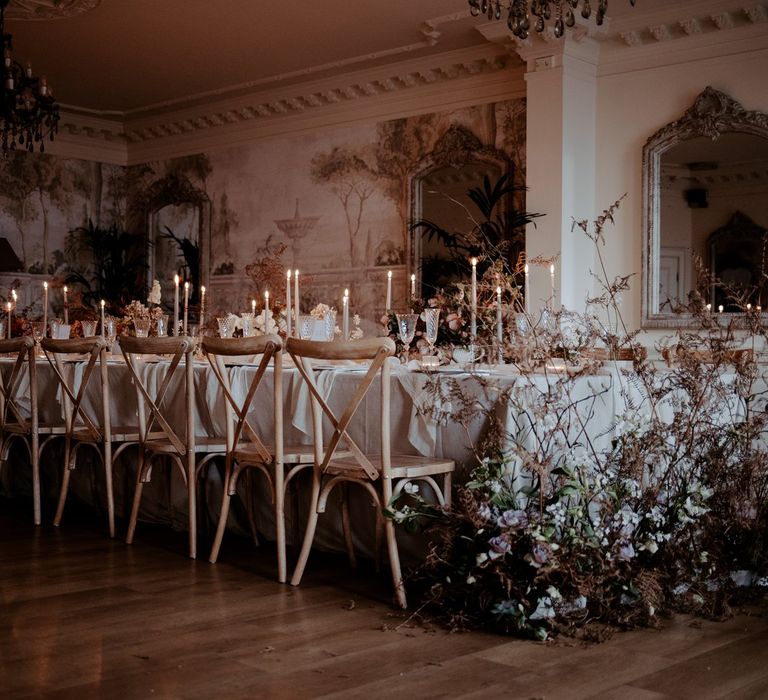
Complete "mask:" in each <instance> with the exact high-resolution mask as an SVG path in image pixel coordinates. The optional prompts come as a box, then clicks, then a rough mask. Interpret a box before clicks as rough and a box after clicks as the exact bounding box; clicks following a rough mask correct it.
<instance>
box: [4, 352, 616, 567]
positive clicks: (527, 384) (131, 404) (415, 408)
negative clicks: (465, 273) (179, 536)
mask: <svg viewBox="0 0 768 700" xmlns="http://www.w3.org/2000/svg"><path fill="white" fill-rule="evenodd" d="M286 360H287V361H286V362H285V366H284V370H283V410H284V416H285V419H284V425H285V426H286V434H285V442H286V444H288V443H293V444H311V441H312V427H311V426H312V419H311V402H310V396H309V391H308V389H307V387H306V385H305V383H304V382H303V380H302V379H301V376H300V375H299V373H298V370H297V369H296V368H295V367H293V366H292V365H291V363H290V361H289V360H288V359H287V358H286ZM6 364H7V366H8V367H9V366H10V363H9V362H8V363H6ZM167 366H168V363H167V362H165V361H163V360H161V359H158V358H154V361H148V362H146V363H144V364H143V365H142V366H141V368H140V371H141V372H142V373H143V374H144V376H145V378H146V379H147V380H148V381H149V382H150V383H151V384H152V385H157V384H158V383H159V382H160V381H162V376H163V374H164V372H165V371H166V369H167ZM364 369H365V367H362V366H360V365H357V366H355V365H353V364H351V363H344V364H340V365H338V366H334V367H327V368H323V369H320V370H319V371H318V372H317V383H318V388H319V390H320V391H321V393H322V394H323V395H324V396H325V397H327V400H328V402H329V404H330V406H331V408H332V409H333V410H334V411H335V412H336V413H337V415H338V412H339V411H340V410H341V408H342V407H343V406H344V405H345V404H346V402H347V401H348V399H349V397H351V396H352V394H353V393H354V390H355V388H356V386H357V384H358V383H359V382H360V381H361V379H362V377H363V375H364V372H363V371H362V370H364ZM68 371H72V372H75V373H76V374H77V373H79V374H80V375H82V366H81V365H80V366H79V365H78V363H73V364H72V365H71V366H70V367H69V368H68ZM229 371H230V381H231V383H232V387H233V392H234V394H235V396H236V397H238V398H241V397H242V396H244V394H245V391H246V388H247V385H248V383H249V381H250V379H251V378H252V376H253V374H254V373H255V371H256V364H250V365H236V366H233V367H230V368H229ZM108 376H109V388H110V395H111V401H110V405H111V421H112V424H113V426H129V425H132V424H135V421H136V405H137V404H136V389H135V387H134V386H133V385H132V382H131V378H130V375H129V372H128V369H127V367H126V366H125V363H124V362H123V361H122V358H120V357H117V356H116V357H114V358H111V359H110V360H109V361H108ZM182 376H183V373H182V375H180V376H178V377H177V380H178V381H175V382H174V383H173V384H172V385H171V387H170V389H169V392H168V395H167V398H166V401H167V405H168V406H170V407H171V409H172V410H171V423H172V424H173V425H174V426H175V427H177V428H178V429H179V430H180V431H183V425H184V423H183V400H182V397H183V391H182V383H181V380H182ZM38 378H39V379H38V383H39V396H40V419H41V421H47V420H50V421H58V420H60V419H61V415H62V406H61V394H60V392H59V393H57V389H56V382H55V377H54V375H53V371H52V370H51V368H50V367H49V366H48V363H47V362H46V361H45V360H39V361H38ZM194 378H195V386H196V406H195V408H196V420H195V424H196V434H198V435H209V436H216V435H218V436H222V435H224V430H225V420H226V414H225V408H224V397H223V393H222V392H221V390H220V388H219V386H218V383H217V381H216V378H215V377H214V375H213V372H212V371H211V369H210V367H209V365H208V363H207V361H195V363H194ZM273 379H274V373H273V370H272V369H271V368H269V369H268V370H267V372H266V373H265V375H264V378H263V380H262V383H261V386H260V387H259V390H258V392H257V393H256V396H255V398H254V401H253V404H252V408H251V411H250V414H249V419H250V420H251V422H252V425H253V426H254V428H255V429H256V430H257V432H258V433H259V434H261V435H262V436H263V437H264V438H265V440H267V441H268V442H271V440H270V436H271V435H272V433H273V430H274V416H273V404H272V397H273V387H274V384H273ZM378 381H379V378H378V377H377V378H376V380H375V382H378ZM555 381H556V375H551V376H549V377H548V376H545V375H520V374H519V373H518V372H517V371H516V370H514V369H513V368H511V367H499V368H496V369H494V368H486V369H484V370H481V371H479V372H477V373H469V372H462V371H461V370H459V369H457V368H451V369H450V370H449V371H446V372H437V373H432V374H425V373H422V372H420V371H413V370H412V368H409V367H404V366H400V365H399V364H396V363H393V367H392V372H391V382H392V386H391V417H390V421H391V435H392V451H393V453H395V454H396V453H400V454H422V455H425V456H436V457H441V458H449V459H453V460H455V461H456V464H457V473H456V477H455V481H457V482H459V483H460V482H461V481H462V480H465V479H466V475H467V472H468V470H469V469H470V468H471V467H472V466H473V464H474V463H475V457H474V453H473V444H474V442H475V441H477V440H478V439H479V438H480V437H481V436H482V434H483V431H484V429H485V428H486V422H487V419H486V415H487V411H489V410H490V411H492V410H495V409H498V410H499V411H502V420H503V422H504V425H505V429H506V430H507V432H508V434H510V435H516V438H517V439H522V440H524V439H526V437H525V434H524V431H525V429H526V428H525V425H524V423H525V421H521V420H520V416H519V415H516V414H514V413H512V412H510V407H509V405H507V404H506V403H504V402H499V397H500V396H502V395H503V393H504V392H505V391H507V390H513V391H516V392H526V391H528V392H535V391H547V390H548V389H547V387H548V386H549V384H550V383H552V382H555ZM98 384H99V381H98V373H96V374H95V376H94V377H93V378H92V381H91V386H90V387H89V391H88V394H87V396H86V400H85V405H86V407H87V410H88V411H90V412H91V413H92V415H93V416H94V417H97V416H98V411H100V399H99V386H98ZM376 388H377V387H376V386H375V385H374V387H373V390H372V393H369V395H368V396H367V397H366V399H365V400H364V402H363V404H362V405H361V407H360V408H359V409H358V412H357V414H356V416H355V418H354V419H353V421H352V423H351V425H350V427H349V432H350V434H351V435H352V437H353V439H355V440H356V441H357V442H358V444H359V445H360V446H361V447H362V448H363V449H364V450H365V451H366V452H367V453H369V454H377V453H380V426H381V407H380V403H379V400H378V392H377V390H376ZM457 390H458V391H460V394H461V396H462V397H463V398H462V400H461V402H462V403H463V404H464V406H463V408H464V409H466V408H467V406H469V407H470V410H469V417H468V420H466V421H464V422H463V423H462V424H459V423H458V422H457V421H456V420H455V419H454V415H453V412H454V410H461V408H462V407H460V406H457V405H455V400H456V391H457ZM575 391H577V392H578V393H579V394H583V395H584V396H585V397H586V396H588V395H590V393H595V394H597V398H596V399H594V401H592V402H591V403H590V404H589V410H590V411H591V412H592V413H594V414H595V415H596V416H597V418H596V419H595V420H594V426H595V430H598V429H600V430H602V429H603V428H605V429H607V428H608V427H609V426H610V425H611V423H612V421H614V419H615V416H616V415H617V411H618V410H619V406H618V403H619V401H620V398H619V393H620V392H619V391H618V389H617V381H616V377H614V376H612V375H611V374H610V373H609V372H606V373H604V374H601V375H595V376H592V377H584V378H580V379H579V380H577V382H576V384H575ZM25 392H26V393H28V387H24V386H22V387H20V394H24V393H25ZM516 395H517V394H516ZM497 402H498V403H499V406H498V407H496V406H495V404H496V403H497ZM473 405H474V408H475V410H472V406H473ZM585 406H586V404H585ZM326 427H328V428H330V426H329V424H327V425H326ZM528 429H530V428H528ZM521 431H523V433H521ZM135 462H136V450H135V449H129V450H127V451H126V452H125V453H124V454H123V455H122V456H121V459H120V460H119V462H118V464H116V466H115V478H114V487H115V503H116V510H117V513H118V515H125V514H126V513H127V511H128V509H129V508H130V500H131V496H132V492H133V486H134V478H135ZM43 463H44V464H46V463H47V465H48V466H46V467H45V469H44V481H47V482H48V493H49V494H50V493H52V492H53V491H54V490H55V488H56V485H57V481H58V478H57V477H55V476H54V475H55V474H57V473H58V471H59V470H60V464H61V453H60V452H57V451H55V450H52V451H51V452H49V453H48V454H47V456H46V455H44V462H43ZM93 466H95V467H96V468H93ZM219 469H220V467H218V466H212V467H211V468H209V469H208V473H207V475H206V478H205V494H206V499H205V503H202V504H201V505H200V510H201V512H207V514H208V516H209V518H210V521H211V523H215V522H216V519H217V517H218V512H219V506H220V499H221V488H222V486H221V473H220V471H219ZM307 477H308V473H305V474H304V475H302V476H300V477H299V479H298V480H297V482H296V487H297V488H295V489H294V490H295V492H296V493H295V495H294V496H293V498H291V497H289V499H288V501H287V508H286V521H287V522H286V525H287V532H288V533H289V542H290V541H293V542H294V543H297V544H298V543H300V541H301V537H302V535H303V528H304V523H305V521H306V511H307V508H308V501H309V489H308V480H307ZM255 479H256V482H255V483H256V488H255V491H256V498H257V500H258V509H257V510H258V525H259V529H260V531H262V532H263V533H264V535H265V536H266V537H267V538H268V539H271V538H273V537H274V522H273V517H272V508H271V498H270V496H269V493H268V489H267V487H266V483H265V482H264V480H263V477H262V476H260V475H259V476H256V477H255ZM71 493H72V494H73V495H74V496H76V497H77V498H80V499H82V500H85V501H89V502H94V501H96V502H98V503H103V502H104V494H103V476H102V474H101V471H100V468H99V466H98V464H94V465H87V466H83V467H82V468H80V467H78V469H77V470H76V471H75V473H74V475H73V479H72V491H71ZM427 495H429V494H428V492H427ZM239 501H240V499H235V501H234V502H233V509H232V515H231V521H230V526H231V527H232V528H233V529H235V530H238V531H241V532H245V531H246V527H247V526H246V522H247V521H246V519H245V512H244V510H243V508H242V505H240V504H239ZM351 509H352V517H353V518H354V522H355V527H354V530H353V535H354V538H355V544H356V545H357V546H358V548H359V549H361V550H362V551H365V552H372V550H373V541H374V540H373V533H374V522H375V518H374V512H373V510H372V509H371V504H370V501H369V499H368V497H367V496H366V495H365V493H364V492H363V491H362V490H360V491H359V495H358V496H357V497H355V498H354V500H353V503H352V504H351ZM49 515H50V514H49ZM65 517H66V516H65ZM140 518H141V519H143V520H146V521H153V522H168V521H169V520H170V521H171V523H172V524H173V525H174V527H177V528H179V529H182V528H184V526H185V523H186V490H185V488H184V486H183V484H182V482H181V480H180V478H179V476H178V474H176V473H172V472H171V470H170V469H159V468H156V469H153V476H152V483H151V484H150V485H148V486H147V487H146V488H145V490H144V498H143V500H142V508H141V512H140ZM361 521H362V522H363V523H366V524H367V525H366V526H363V527H360V526H359V524H360V523H361ZM401 537H402V540H403V541H402V543H401V546H402V548H403V550H404V555H405V557H406V559H407V558H408V555H409V553H410V554H411V555H413V556H418V555H419V553H420V552H422V551H423V545H424V538H419V537H418V536H415V535H409V534H407V533H402V534H401ZM315 542H316V546H318V547H321V548H326V549H337V550H341V549H342V548H343V540H342V537H341V517H340V508H339V507H338V503H337V502H336V500H335V499H332V501H331V502H329V507H328V510H327V512H326V514H325V515H324V516H323V517H321V519H320V524H319V528H318V533H317V536H316V540H315ZM224 546H225V550H226V541H225V545H224Z"/></svg>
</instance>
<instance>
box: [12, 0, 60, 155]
mask: <svg viewBox="0 0 768 700" xmlns="http://www.w3.org/2000/svg"><path fill="white" fill-rule="evenodd" d="M9 1H10V0H0V34H2V37H3V63H2V87H0V140H2V148H3V154H7V153H8V151H9V150H12V149H15V148H17V147H23V148H26V149H27V150H28V151H34V150H35V145H39V147H40V151H41V152H42V151H44V150H45V139H46V137H49V138H50V139H51V140H53V136H54V134H55V133H56V132H57V131H58V127H59V118H60V115H59V105H58V104H56V102H55V101H54V99H53V92H52V91H51V87H50V85H48V81H47V80H46V79H45V77H43V78H36V77H34V76H33V75H32V66H31V65H30V64H29V63H27V65H26V67H23V66H22V65H21V63H19V62H18V61H14V60H13V56H12V50H13V40H12V38H11V35H10V34H6V33H5V8H6V7H7V6H8V3H9Z"/></svg>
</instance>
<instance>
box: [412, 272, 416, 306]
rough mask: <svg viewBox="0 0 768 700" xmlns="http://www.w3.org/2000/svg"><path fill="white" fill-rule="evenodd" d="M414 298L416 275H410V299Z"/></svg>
mask: <svg viewBox="0 0 768 700" xmlns="http://www.w3.org/2000/svg"><path fill="white" fill-rule="evenodd" d="M415 298H416V275H411V301H413V300H414V299H415Z"/></svg>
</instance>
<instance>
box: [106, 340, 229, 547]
mask: <svg viewBox="0 0 768 700" xmlns="http://www.w3.org/2000/svg"><path fill="white" fill-rule="evenodd" d="M119 342H120V350H121V352H122V353H123V356H124V357H125V362H126V365H127V367H128V371H129V372H130V375H131V378H132V380H133V383H134V385H135V386H136V398H137V405H138V411H137V413H138V422H139V426H138V427H139V451H140V459H139V465H138V468H137V471H136V487H135V490H134V494H133V505H132V507H131V515H130V520H129V523H128V534H127V536H126V542H128V544H130V543H131V542H133V536H134V533H135V531H136V521H137V520H138V516H139V506H140V504H141V495H142V491H143V489H144V485H145V484H147V483H149V482H150V480H151V478H152V466H153V464H154V462H155V459H156V458H157V457H167V458H169V459H170V460H171V463H172V464H173V465H175V466H176V467H178V470H179V474H180V475H181V478H182V480H183V481H184V483H185V485H186V487H187V505H188V510H189V556H190V557H191V558H192V559H194V558H196V556H197V481H198V476H199V475H200V474H201V473H202V472H203V470H204V468H205V467H206V466H207V465H208V464H209V463H210V461H211V460H212V459H213V458H214V457H216V456H218V455H223V454H225V452H226V444H225V442H224V441H223V440H219V439H214V438H209V437H207V436H196V435H195V422H196V412H195V383H194V375H193V372H194V367H193V364H192V352H193V349H194V342H193V340H192V338H189V337H179V336H171V337H161V338H133V337H129V336H121V338H120V341H119ZM158 355H165V356H167V357H166V359H165V361H164V363H163V369H164V372H163V376H162V380H161V381H158V382H157V386H156V387H155V386H153V382H151V381H148V380H149V374H148V373H147V372H145V371H144V365H145V364H146V361H145V360H146V356H158ZM179 376H181V381H182V394H183V400H182V403H181V404H177V405H176V406H173V405H171V402H170V401H168V400H167V399H170V398H172V396H173V392H171V391H170V390H171V389H172V388H174V387H173V385H174V383H175V381H174V380H175V379H176V378H177V377H179ZM179 409H181V410H179ZM174 413H179V414H180V416H181V418H182V419H183V421H182V422H183V426H184V427H183V429H181V430H179V429H178V428H177V427H174V422H175V421H174V415H173V414H174ZM197 453H205V455H206V456H205V457H204V458H203V459H201V460H200V461H199V462H198V461H197V457H196V455H197Z"/></svg>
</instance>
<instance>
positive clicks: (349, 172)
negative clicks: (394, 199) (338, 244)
mask: <svg viewBox="0 0 768 700" xmlns="http://www.w3.org/2000/svg"><path fill="white" fill-rule="evenodd" d="M310 173H311V176H312V179H313V180H314V181H315V182H318V183H323V184H328V185H330V188H331V191H332V192H333V193H334V194H335V195H336V197H337V199H338V200H339V201H340V202H341V205H342V207H343V208H344V216H345V219H346V224H347V233H348V237H349V238H348V240H349V261H350V265H351V266H352V267H360V266H362V265H365V264H367V263H368V261H369V258H370V253H371V251H370V247H371V242H370V231H369V232H368V234H367V235H366V236H365V237H364V238H365V240H363V236H361V235H360V228H361V226H362V221H363V212H364V210H365V202H366V201H367V200H368V199H369V198H370V197H371V195H372V194H373V193H374V187H373V185H372V182H371V175H372V173H371V169H370V166H369V165H368V163H366V161H365V160H364V159H363V158H361V157H360V155H358V154H356V153H354V152H352V151H348V150H345V149H343V148H339V147H334V148H333V150H331V152H330V153H319V154H318V155H316V156H315V157H314V158H313V159H312V163H311V171H310Z"/></svg>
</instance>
